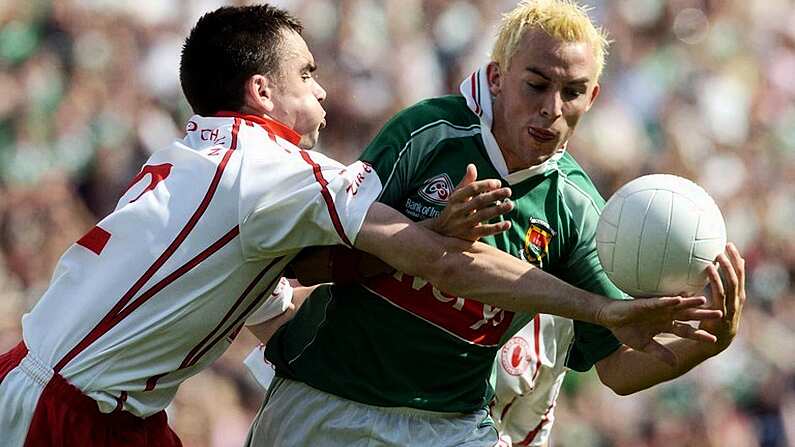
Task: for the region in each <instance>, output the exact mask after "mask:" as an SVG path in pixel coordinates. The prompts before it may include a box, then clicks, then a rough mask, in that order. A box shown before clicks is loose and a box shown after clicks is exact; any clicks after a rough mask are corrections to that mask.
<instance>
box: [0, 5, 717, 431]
mask: <svg viewBox="0 0 795 447" xmlns="http://www.w3.org/2000/svg"><path fill="white" fill-rule="evenodd" d="M300 31H301V25H300V24H299V23H298V22H297V21H296V20H295V19H294V18H292V17H290V16H289V15H288V14H287V13H286V12H284V11H281V10H279V9H276V8H273V7H270V6H267V5H260V6H251V7H227V8H220V9H218V10H216V11H214V12H212V13H209V14H206V15H205V16H203V17H202V18H201V19H200V20H199V22H198V23H197V25H196V27H195V28H194V29H193V31H192V32H191V35H190V36H189V37H188V39H187V41H186V43H185V46H184V48H183V54H182V60H181V67H180V77H181V82H182V86H183V90H184V91H185V94H186V97H187V98H188V101H189V102H190V104H191V106H192V107H193V109H194V111H195V112H196V113H197V115H195V116H193V117H192V118H191V119H190V120H189V121H188V123H187V125H186V129H185V130H186V135H185V137H184V138H183V139H182V140H180V141H176V142H174V143H173V144H171V145H170V146H168V147H166V148H164V149H162V150H161V151H158V152H156V153H155V154H153V155H152V157H151V158H150V159H149V160H148V161H147V163H146V165H145V166H144V167H143V168H142V170H141V172H140V173H139V174H138V175H137V176H136V177H135V178H134V179H133V181H132V182H131V184H130V187H129V189H128V190H127V191H126V192H125V193H124V195H123V196H122V197H121V199H120V200H119V203H118V205H117V207H116V209H115V210H114V211H113V212H112V213H111V214H110V215H108V216H107V217H105V218H104V219H102V220H101V221H100V222H99V223H98V224H97V225H96V226H95V227H94V228H92V229H91V230H89V231H88V232H87V233H86V234H85V235H84V236H83V237H82V238H81V239H80V240H79V241H77V243H75V244H74V245H73V246H72V247H70V248H69V249H68V250H67V251H66V253H65V254H64V255H63V257H62V258H61V260H60V261H59V263H58V265H57V266H56V269H55V272H54V274H53V278H52V281H51V284H50V287H49V288H48V290H47V291H46V292H45V294H44V295H43V296H42V298H41V299H40V301H39V302H38V303H37V305H36V306H35V307H34V309H33V310H32V311H31V312H30V313H29V314H27V315H25V316H24V317H23V341H22V342H21V343H20V344H19V345H18V346H17V347H16V348H14V349H12V350H11V351H9V352H7V353H5V354H3V355H2V356H0V434H2V437H1V438H0V439H2V441H3V445H4V446H19V445H27V446H48V445H92V446H103V445H113V446H147V445H153V446H172V445H180V441H179V439H178V437H177V436H176V435H175V434H174V433H173V432H172V431H171V429H170V428H169V427H168V424H167V422H166V416H165V413H164V412H163V408H164V407H165V406H166V405H167V404H168V403H169V402H170V401H171V399H172V397H173V396H174V393H175V392H176V390H177V387H178V386H179V384H180V383H181V382H182V381H183V380H185V379H186V378H188V377H190V376H191V375H193V374H195V373H197V372H198V371H199V370H201V369H202V368H203V367H205V366H207V365H208V364H209V363H211V362H212V361H213V360H214V359H216V358H217V357H218V356H220V355H221V353H222V352H223V351H224V350H225V349H226V347H227V346H228V345H229V343H231V340H232V339H233V338H234V336H235V335H236V334H237V332H238V331H239V330H240V328H241V327H242V325H243V323H244V321H246V319H247V318H248V317H249V316H250V315H251V314H252V313H253V312H254V311H255V310H256V309H257V308H258V307H260V306H262V305H263V302H264V301H265V299H266V298H267V297H268V296H269V295H270V294H271V292H272V290H273V289H274V287H275V285H276V284H277V282H278V281H279V278H280V276H281V273H282V272H283V271H284V269H285V268H286V267H287V265H288V264H289V262H290V261H291V259H292V258H293V257H294V256H295V255H296V254H297V253H298V252H299V251H300V250H301V248H303V247H306V246H312V245H332V244H341V245H347V246H355V247H357V248H359V249H362V250H364V251H366V252H369V253H372V254H374V255H376V256H378V257H380V258H381V259H383V260H385V261H387V262H388V263H390V264H392V265H394V266H395V267H396V268H398V269H400V270H401V271H403V272H406V273H408V274H416V275H421V276H422V277H424V278H428V279H429V280H431V281H433V282H434V284H438V285H439V286H440V287H443V288H444V289H445V290H448V291H449V292H451V293H455V294H461V295H466V296H469V297H472V298H473V299H478V300H489V301H490V302H493V303H494V304H496V305H500V306H501V307H503V308H506V309H512V308H513V309H517V310H522V311H526V312H536V311H541V312H546V313H559V314H561V315H563V316H567V317H569V318H577V319H580V320H583V321H590V322H594V323H597V324H603V325H605V326H608V327H612V328H614V329H621V330H622V331H623V332H622V333H623V334H625V335H626V336H627V337H629V340H631V341H630V342H635V343H640V344H642V345H643V346H647V345H648V346H653V344H652V343H650V341H651V340H650V337H651V336H652V335H653V334H655V333H658V332H660V331H663V330H666V329H670V328H671V326H672V325H673V324H674V320H675V319H690V318H712V317H716V316H720V312H718V311H711V310H705V309H698V306H700V305H702V304H703V303H704V302H705V300H704V299H703V297H700V298H689V299H688V298H678V297H673V298H660V299H654V300H642V301H636V302H616V301H611V300H609V299H607V298H605V297H600V296H598V295H594V294H590V293H587V292H585V291H582V290H579V289H576V288H574V287H571V286H568V285H566V284H565V283H562V282H561V281H559V280H556V279H555V278H553V277H551V276H550V275H547V274H545V273H543V272H542V271H540V270H539V269H534V268H532V267H530V266H528V265H526V264H525V263H523V262H521V261H520V260H518V259H515V258H512V257H510V256H507V255H504V254H501V253H499V252H498V251H496V250H494V249H490V248H488V247H485V246H483V245H481V244H471V243H467V242H464V241H460V240H454V239H449V238H443V237H441V236H436V235H434V234H433V233H431V232H430V231H428V230H424V229H422V228H420V227H419V226H417V225H413V224H411V223H410V222H409V221H408V220H407V219H406V218H404V217H402V216H401V215H400V214H399V213H397V212H395V211H394V210H391V209H389V208H387V207H385V206H382V205H378V204H373V203H372V202H373V200H374V199H375V197H376V196H377V195H378V193H379V192H380V189H381V182H380V180H379V178H378V176H377V175H376V174H375V173H374V172H372V170H371V169H370V167H369V166H367V165H366V164H362V163H355V164H353V165H350V166H347V167H346V166H343V165H341V164H339V163H337V162H335V161H334V160H331V159H329V158H327V157H324V156H322V155H320V154H318V153H314V152H310V151H307V150H305V149H307V148H310V147H312V146H313V145H314V144H315V142H316V140H317V137H318V133H319V129H320V127H321V126H322V124H323V122H324V119H323V118H324V114H325V113H324V111H323V108H322V106H321V104H320V102H321V101H322V100H323V99H324V98H325V95H326V93H325V91H324V90H323V89H322V88H321V87H320V85H319V84H317V82H316V81H315V80H314V78H313V77H312V71H313V70H314V67H315V66H314V60H313V58H312V55H311V53H310V52H309V50H308V48H307V46H306V43H305V42H304V41H303V39H302V38H301V37H300ZM469 188H470V189H469V191H470V192H472V195H475V194H476V193H480V192H482V191H484V190H494V191H492V192H491V193H487V194H486V195H484V197H485V198H486V199H487V201H488V200H491V201H493V200H496V199H499V198H505V197H506V196H507V195H508V194H509V192H510V191H508V190H507V189H505V188H501V189H498V188H499V184H498V183H496V182H493V181H483V182H476V183H472V184H471V185H470V186H469ZM473 202H476V201H473ZM477 205H478V203H477V202H476V203H473V208H472V209H473V210H475V211H476V212H481V211H477V209H478V207H477ZM508 210H510V204H509V203H508V204H504V205H502V206H498V207H489V208H487V209H483V210H482V214H478V215H479V216H483V218H484V219H488V218H490V217H494V216H496V215H498V214H500V213H504V212H506V211H508ZM504 229H505V226H504V225H502V224H496V225H478V230H477V231H479V232H482V233H483V234H492V233H494V232H497V231H502V230H504ZM517 290H519V291H521V292H519V293H517ZM265 305H267V306H269V307H268V308H269V309H275V312H280V311H281V310H282V309H284V307H285V306H284V305H282V303H275V304H273V303H265ZM622 328H623V329H622Z"/></svg>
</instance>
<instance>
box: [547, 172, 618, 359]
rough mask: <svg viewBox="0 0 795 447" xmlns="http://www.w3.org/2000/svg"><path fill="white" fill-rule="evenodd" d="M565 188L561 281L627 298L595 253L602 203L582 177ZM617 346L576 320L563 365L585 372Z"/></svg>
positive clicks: (609, 337)
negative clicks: (568, 237) (568, 234)
mask: <svg viewBox="0 0 795 447" xmlns="http://www.w3.org/2000/svg"><path fill="white" fill-rule="evenodd" d="M566 189H567V194H566V197H567V199H568V200H567V206H568V214H569V216H570V218H571V227H572V228H573V229H574V231H573V234H572V244H571V245H570V248H569V249H568V253H567V258H566V260H565V262H566V264H565V267H564V268H563V269H561V272H560V274H559V276H560V278H561V279H563V280H564V281H566V282H568V283H569V284H572V285H574V286H576V287H579V288H581V289H584V290H587V291H589V292H593V293H596V294H599V295H603V296H607V297H609V298H614V299H627V298H628V297H627V296H626V294H624V292H622V291H621V290H620V289H619V288H618V287H616V286H615V285H614V284H613V283H612V282H611V281H610V279H609V278H608V277H607V274H606V273H605V272H604V269H602V264H601V263H600V262H599V257H598V256H597V253H596V239H595V236H596V225H597V223H598V221H599V213H600V212H601V209H602V208H603V207H604V200H603V199H602V197H601V196H600V195H599V193H598V192H596V188H595V187H594V186H593V185H592V184H591V182H590V179H588V178H587V177H585V176H584V174H583V175H581V176H576V177H574V178H569V179H566ZM620 346H621V342H619V341H618V339H616V337H615V336H614V335H613V333H612V332H610V331H609V330H608V329H606V328H604V327H601V326H597V325H594V324H590V323H584V322H581V321H575V322H574V343H573V344H572V348H571V351H570V352H569V356H568V359H567V362H566V366H568V367H569V368H571V369H573V370H575V371H587V370H589V369H591V367H592V366H593V365H594V364H595V363H596V362H598V361H599V360H601V359H603V358H605V357H607V356H608V355H610V354H612V353H613V352H614V351H616V350H617V349H618V348H619V347H620Z"/></svg>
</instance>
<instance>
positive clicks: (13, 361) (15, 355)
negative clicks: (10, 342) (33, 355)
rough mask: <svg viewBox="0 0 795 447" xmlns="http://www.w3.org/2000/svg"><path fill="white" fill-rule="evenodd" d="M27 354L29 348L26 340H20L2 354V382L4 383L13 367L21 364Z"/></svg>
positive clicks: (0, 368)
mask: <svg viewBox="0 0 795 447" xmlns="http://www.w3.org/2000/svg"><path fill="white" fill-rule="evenodd" d="M26 355H28V348H27V346H25V343H24V342H19V344H17V345H16V346H14V347H13V348H11V349H10V350H9V351H8V352H6V353H5V354H3V355H0V383H3V380H5V378H6V376H7V375H8V373H9V372H11V370H12V369H14V368H16V367H17V366H19V364H20V363H21V362H22V359H24V358H25V356H26Z"/></svg>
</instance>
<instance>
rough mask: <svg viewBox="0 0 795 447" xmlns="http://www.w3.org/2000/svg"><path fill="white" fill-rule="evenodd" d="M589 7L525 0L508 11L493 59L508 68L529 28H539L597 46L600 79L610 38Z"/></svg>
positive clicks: (569, 0)
mask: <svg viewBox="0 0 795 447" xmlns="http://www.w3.org/2000/svg"><path fill="white" fill-rule="evenodd" d="M588 11H589V8H587V7H585V6H582V5H580V4H577V3H576V2H575V1H573V0H523V1H521V2H519V4H518V5H517V6H516V8H514V9H513V10H512V11H511V12H509V13H507V14H504V15H503V17H502V23H501V24H500V27H499V31H498V32H497V41H496V42H495V43H494V48H493V49H492V51H491V59H492V60H493V61H495V62H497V63H498V64H499V65H500V67H501V68H502V69H503V70H507V69H508V68H509V66H510V63H511V58H513V56H514V54H516V50H517V49H518V46H519V43H520V42H521V41H522V38H523V37H524V35H525V33H526V32H527V31H528V30H532V29H538V30H541V31H544V32H545V33H547V34H548V35H549V36H551V37H554V38H555V39H558V40H560V41H563V42H584V43H587V44H589V45H590V46H591V48H592V49H593V54H594V59H595V61H596V79H597V80H598V79H599V76H601V74H602V69H603V68H604V66H605V57H606V56H607V48H608V46H609V45H610V40H609V39H608V37H607V32H605V30H604V29H602V28H601V27H597V26H596V25H594V23H593V21H591V18H590V17H589V16H588Z"/></svg>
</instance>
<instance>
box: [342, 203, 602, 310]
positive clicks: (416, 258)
mask: <svg viewBox="0 0 795 447" xmlns="http://www.w3.org/2000/svg"><path fill="white" fill-rule="evenodd" d="M355 245H356V247H357V248H359V249H361V250H363V251H366V252H369V253H371V254H374V255H375V256H378V257H379V258H381V259H383V260H384V261H386V262H387V263H388V264H390V265H392V266H393V267H395V268H397V269H398V270H400V271H402V272H405V273H407V274H410V275H416V276H421V277H423V278H424V279H427V280H428V281H430V282H431V283H433V284H434V285H436V286H437V287H439V288H440V289H441V290H443V291H445V292H447V293H450V294H454V295H458V296H463V297H466V298H471V299H474V300H477V301H481V302H484V303H487V304H491V305H494V306H497V307H500V308H502V309H506V310H512V311H519V312H527V313H547V314H553V315H560V316H563V317H567V318H572V319H577V320H580V321H586V322H593V323H599V322H600V321H599V311H600V309H601V308H602V306H603V305H604V304H606V303H607V302H609V299H608V298H605V297H602V296H599V295H595V294H592V293H589V292H586V291H584V290H581V289H577V288H576V287H573V286H571V285H569V284H566V283H565V282H563V281H561V280H559V279H557V278H555V277H554V276H552V275H550V274H548V273H546V272H544V271H543V270H541V269H537V268H535V267H533V266H532V265H531V264H528V263H527V262H524V261H521V260H519V259H517V258H515V257H513V256H510V255H508V254H506V253H503V252H500V251H499V250H497V249H494V248H492V247H489V246H487V245H484V244H480V243H471V242H466V241H462V240H459V239H453V238H447V237H443V236H439V235H437V234H435V233H433V232H431V231H429V230H427V229H424V228H421V227H419V226H418V225H414V224H412V223H411V222H410V221H409V220H408V219H407V218H406V217H404V216H402V215H401V214H400V213H398V212H397V211H394V210H392V209H391V208H388V207H386V206H384V205H380V204H374V205H373V207H372V208H371V209H370V212H369V213H368V216H367V219H366V220H365V225H364V226H363V227H362V229H361V231H360V232H359V235H358V237H357V239H356V243H355Z"/></svg>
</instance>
